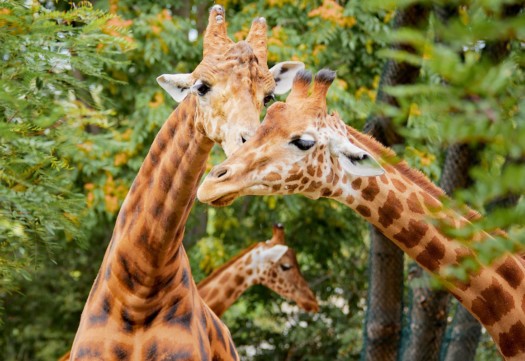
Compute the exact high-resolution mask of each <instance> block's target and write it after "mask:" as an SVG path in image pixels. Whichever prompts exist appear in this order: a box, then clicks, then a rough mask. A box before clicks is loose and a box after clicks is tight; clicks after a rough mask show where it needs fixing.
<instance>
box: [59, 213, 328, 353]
mask: <svg viewBox="0 0 525 361" xmlns="http://www.w3.org/2000/svg"><path fill="white" fill-rule="evenodd" d="M256 284H262V285H263V286H266V287H268V288H270V289H271V290H273V291H275V292H277V293H278V294H279V295H280V296H282V297H284V298H288V299H291V300H293V301H295V302H297V304H298V305H299V307H301V308H302V309H304V310H305V311H308V312H318V311H319V305H318V303H317V300H316V298H315V296H314V294H313V292H312V290H311V289H310V287H309V286H308V283H307V282H306V281H305V279H304V278H303V276H302V274H301V270H300V268H299V264H298V262H297V257H296V256H295V252H294V251H293V250H292V249H291V248H289V247H288V246H286V243H285V240H284V227H283V226H282V224H280V223H278V224H275V225H274V226H273V236H272V238H271V239H270V240H268V241H266V242H258V243H255V244H253V245H251V246H250V247H248V248H246V249H245V250H243V251H242V252H241V253H239V254H238V255H237V256H235V257H233V258H232V259H231V260H230V261H228V262H226V263H225V264H224V265H222V266H220V267H219V268H217V269H216V270H215V271H214V272H213V273H211V274H210V275H209V276H208V277H206V278H205V279H203V280H202V281H200V282H199V283H198V284H197V290H198V291H199V295H200V296H201V297H202V299H203V300H204V302H205V303H206V305H208V307H209V308H210V309H211V310H212V311H213V313H215V315H217V316H218V317H222V315H223V314H224V312H226V311H227V310H228V308H230V306H231V305H233V304H234V303H235V302H236V301H237V299H238V298H239V297H240V296H241V295H242V294H243V292H244V291H246V289H248V288H249V287H250V286H253V285H256ZM69 355H70V351H68V352H67V353H66V354H64V355H63V356H62V357H60V358H59V361H67V360H69Z"/></svg>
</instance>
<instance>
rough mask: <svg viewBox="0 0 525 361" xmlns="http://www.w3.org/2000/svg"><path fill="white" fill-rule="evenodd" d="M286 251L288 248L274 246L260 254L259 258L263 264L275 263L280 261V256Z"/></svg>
mask: <svg viewBox="0 0 525 361" xmlns="http://www.w3.org/2000/svg"><path fill="white" fill-rule="evenodd" d="M286 251H288V246H283V245H282V244H276V245H275V246H273V247H270V248H268V249H265V250H263V251H262V253H261V257H262V259H263V261H264V262H270V263H275V262H277V261H278V260H280V259H281V257H282V256H284V254H285V253H286Z"/></svg>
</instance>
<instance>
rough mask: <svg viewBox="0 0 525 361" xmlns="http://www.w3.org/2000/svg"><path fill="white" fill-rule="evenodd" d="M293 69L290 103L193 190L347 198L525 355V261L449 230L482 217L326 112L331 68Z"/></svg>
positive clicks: (227, 199) (211, 195)
mask: <svg viewBox="0 0 525 361" xmlns="http://www.w3.org/2000/svg"><path fill="white" fill-rule="evenodd" d="M311 79H312V77H311V75H310V74H309V73H308V72H304V71H301V72H299V73H298V74H297V76H296V77H295V80H294V83H293V87H292V91H291V93H290V95H289V96H288V98H287V99H286V103H282V102H277V103H275V104H273V105H272V106H271V107H270V108H269V109H268V111H267V114H266V117H265V119H264V121H263V123H262V124H261V126H260V127H259V128H258V129H257V131H256V133H255V134H254V136H253V137H252V138H251V139H250V140H249V141H248V142H246V143H245V144H244V145H243V146H241V147H240V148H239V149H238V150H237V152H235V153H234V154H233V155H231V156H230V157H228V158H227V159H226V161H224V162H223V163H222V164H220V165H218V166H216V167H214V168H213V169H212V170H211V171H210V173H209V174H208V176H207V177H206V178H205V180H204V181H203V183H202V184H201V186H200V188H199V190H198V198H199V200H201V201H203V202H207V203H210V204H212V205H217V206H224V205H228V204H231V203H232V202H233V201H234V200H235V199H236V198H237V197H239V196H242V195H270V194H293V193H298V194H303V195H305V196H307V197H310V198H313V199H316V198H319V197H328V198H332V199H335V200H337V201H339V202H341V203H344V204H346V205H347V206H349V207H350V208H352V209H354V210H355V211H356V212H357V213H359V214H360V215H361V216H362V217H363V218H365V219H366V220H368V221H369V222H371V223H372V224H374V225H375V226H376V227H378V228H379V229H380V230H381V232H382V233H383V234H384V235H385V236H386V237H388V238H389V239H390V240H392V241H393V242H394V243H396V245H398V246H399V247H400V248H401V249H402V250H403V251H404V252H405V253H407V255H409V256H410V257H411V258H413V259H414V260H415V261H416V262H418V263H419V264H420V265H421V266H423V267H424V268H425V269H427V270H428V271H430V272H431V273H432V274H433V275H435V276H436V277H437V278H438V279H439V280H441V281H442V283H443V284H444V285H445V287H447V288H448V290H449V291H450V292H451V293H452V294H453V295H454V296H455V297H456V298H457V299H458V300H459V301H460V302H461V303H462V304H463V305H464V306H465V308H466V309H467V310H469V311H470V312H471V313H472V314H473V315H474V316H475V317H476V318H477V319H478V320H480V321H481V323H482V324H483V325H484V326H485V328H486V329H487V331H488V333H489V334H490V335H491V336H492V338H493V339H494V341H495V342H496V344H497V345H498V347H499V349H500V351H501V353H502V355H503V356H504V357H505V358H506V359H507V360H513V361H514V360H515V361H517V360H524V359H525V342H523V340H525V312H524V311H525V262H523V261H522V259H521V258H520V257H518V256H516V255H513V254H511V253H510V252H507V253H504V254H503V255H501V256H500V257H499V258H498V259H496V260H494V261H493V263H491V264H489V265H486V264H484V263H483V262H481V260H480V258H479V257H478V256H477V254H476V251H475V250H474V249H473V248H471V247H469V243H470V244H472V243H475V242H481V241H483V240H484V239H488V238H490V237H491V236H490V235H489V234H487V233H485V232H482V231H478V232H476V233H474V234H473V235H472V238H471V239H470V240H468V241H465V240H461V241H459V240H455V239H452V238H449V237H447V235H445V234H444V232H442V231H441V229H440V228H439V226H438V225H439V224H443V223H446V224H449V225H450V226H451V227H454V228H460V227H462V226H463V225H466V224H468V223H469V222H470V221H471V220H472V219H475V218H479V215H478V214H477V213H475V212H473V211H469V212H467V214H466V216H463V215H462V214H460V213H459V212H456V211H455V210H453V209H449V208H447V207H446V206H445V205H444V204H443V203H442V199H443V198H444V197H445V194H444V192H443V191H442V190H441V189H439V188H438V187H436V186H435V185H433V184H432V182H431V181H430V180H428V179H427V178H426V177H425V176H424V175H423V174H422V173H420V172H419V171H417V170H414V169H411V168H409V167H408V165H407V164H406V163H405V162H403V161H401V160H399V159H398V158H397V156H396V155H395V153H394V152H393V151H392V150H390V149H388V148H386V147H384V146H382V145H381V144H380V143H379V142H377V141H375V140H374V139H373V138H371V137H370V136H368V135H365V134H362V133H360V132H358V131H356V130H355V129H353V128H352V127H350V126H347V125H346V124H345V123H344V122H343V121H342V120H341V119H340V117H339V116H338V115H337V114H336V113H332V114H328V112H327V109H326V94H327V91H328V88H329V86H330V84H331V83H332V81H333V79H334V74H333V72H330V71H326V70H324V71H320V72H319V73H318V74H317V75H316V77H315V82H314V86H313V90H312V93H311V95H309V90H310V85H311ZM467 257H468V258H469V260H470V261H471V262H472V264H473V265H475V268H476V271H473V272H470V273H469V274H467V279H466V280H462V279H458V278H455V277H454V276H453V275H452V274H451V273H450V272H448V271H449V269H450V266H454V265H458V264H459V263H460V262H461V261H462V260H463V259H465V258H467Z"/></svg>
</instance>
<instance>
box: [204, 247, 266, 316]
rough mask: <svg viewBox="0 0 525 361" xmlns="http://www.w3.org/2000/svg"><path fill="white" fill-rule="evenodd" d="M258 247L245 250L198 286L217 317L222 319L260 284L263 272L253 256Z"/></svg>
mask: <svg viewBox="0 0 525 361" xmlns="http://www.w3.org/2000/svg"><path fill="white" fill-rule="evenodd" d="M257 246H258V244H257V243H256V244H255V245H254V246H252V247H249V248H248V249H246V250H244V251H243V252H242V253H241V254H239V255H237V256H236V257H235V258H234V259H232V260H231V261H229V262H227V263H226V264H224V265H223V266H221V267H219V268H218V269H217V270H215V271H214V272H213V273H212V274H211V275H209V276H208V277H206V278H205V279H204V280H202V281H201V282H199V284H198V285H197V288H198V290H199V294H200V296H201V297H202V298H203V300H204V302H206V304H207V305H208V307H210V308H211V310H212V311H213V312H214V313H215V314H216V315H217V316H219V317H221V316H222V315H223V314H224V312H225V311H226V310H227V309H228V308H230V307H231V305H233V304H234V303H235V301H237V299H238V298H239V297H240V296H241V295H242V294H243V292H244V291H246V289H247V288H249V287H251V286H253V285H255V284H259V283H260V279H259V278H260V275H261V270H260V269H259V267H258V265H257V264H256V262H254V257H253V254H252V253H253V252H252V251H253V250H254V249H255V248H257Z"/></svg>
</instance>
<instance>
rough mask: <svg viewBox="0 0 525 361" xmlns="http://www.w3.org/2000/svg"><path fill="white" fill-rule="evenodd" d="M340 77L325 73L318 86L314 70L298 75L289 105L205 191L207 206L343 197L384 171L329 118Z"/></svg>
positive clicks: (271, 112) (274, 112)
mask: <svg viewBox="0 0 525 361" xmlns="http://www.w3.org/2000/svg"><path fill="white" fill-rule="evenodd" d="M334 77H335V73H334V72H332V71H329V70H321V71H320V72H319V73H318V74H317V76H316V78H315V83H314V86H313V90H312V94H311V95H309V94H308V92H309V88H310V84H311V81H312V76H311V74H310V73H309V72H306V71H301V72H299V73H298V74H297V76H296V78H295V80H294V83H293V88H292V92H291V93H290V95H289V96H288V98H287V99H286V103H282V102H278V103H275V104H273V105H272V106H271V107H270V108H269V109H268V112H267V114H266V118H265V119H264V121H263V123H262V124H261V127H260V128H259V129H258V130H257V132H256V134H255V136H254V137H253V138H252V139H251V140H250V141H249V142H248V143H247V144H245V145H244V146H243V147H242V148H241V149H239V151H238V152H236V153H235V154H233V155H232V156H231V157H229V158H228V159H227V160H226V161H225V162H223V163H222V164H221V165H218V166H216V167H214V168H213V169H212V170H211V172H210V173H209V174H208V176H207V177H206V179H205V181H204V182H203V183H202V185H201V186H200V188H199V191H198V197H199V200H201V201H202V202H207V203H211V204H212V205H216V206H223V205H228V204H230V203H231V202H233V200H234V199H235V198H237V197H238V196H241V195H244V194H256V195H265V194H292V193H300V194H303V195H305V196H307V197H310V198H313V199H317V198H319V197H337V196H338V195H339V194H340V193H341V188H342V187H343V188H348V189H350V190H351V189H352V187H351V183H352V181H354V180H357V179H360V178H361V177H375V176H379V175H381V174H383V172H384V170H383V168H382V167H381V165H379V163H378V162H377V161H376V160H375V159H374V158H373V157H372V155H371V154H370V153H369V152H367V151H366V150H365V148H364V147H362V146H361V145H360V141H359V139H358V138H354V137H349V136H348V134H347V133H348V132H347V129H346V126H345V124H344V122H343V121H342V120H341V119H340V118H339V116H338V115H337V114H328V113H327V110H326V93H327V91H328V88H329V86H330V84H331V83H332V81H333V80H334Z"/></svg>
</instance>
